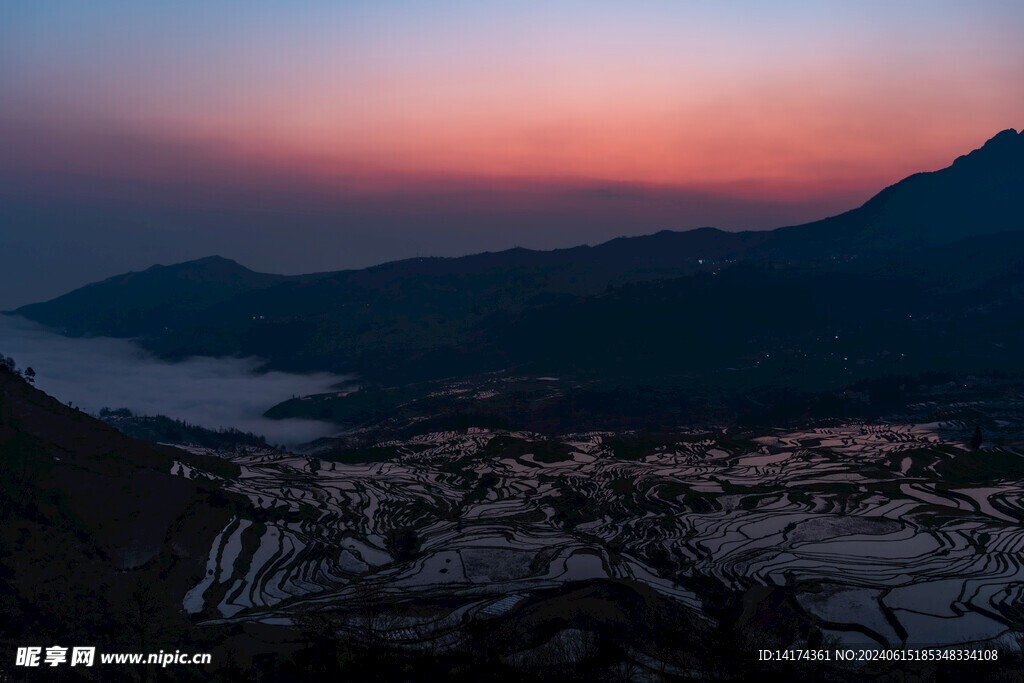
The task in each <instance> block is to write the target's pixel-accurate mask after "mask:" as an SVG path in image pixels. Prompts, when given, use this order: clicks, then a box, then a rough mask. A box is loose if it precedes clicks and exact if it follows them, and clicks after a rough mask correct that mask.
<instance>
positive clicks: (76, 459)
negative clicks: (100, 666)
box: [0, 368, 237, 680]
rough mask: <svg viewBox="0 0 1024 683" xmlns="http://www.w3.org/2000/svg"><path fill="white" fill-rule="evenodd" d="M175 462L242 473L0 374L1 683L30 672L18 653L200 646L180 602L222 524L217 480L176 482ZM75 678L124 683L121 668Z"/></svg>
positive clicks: (223, 501)
mask: <svg viewBox="0 0 1024 683" xmlns="http://www.w3.org/2000/svg"><path fill="white" fill-rule="evenodd" d="M175 461H181V462H192V463H202V464H203V466H204V467H207V468H210V471H212V472H217V473H219V474H220V475H221V476H232V475H233V474H234V473H235V472H237V468H236V467H234V466H232V465H230V464H228V463H225V462H223V461H220V460H217V459H210V458H202V457H197V456H191V455H189V454H187V453H184V452H182V451H178V450H176V449H173V448H164V447H158V446H153V445H151V444H146V443H143V442H139V441H135V440H134V439H130V438H128V437H126V436H124V435H123V434H121V433H120V432H118V431H117V430H115V429H114V428H112V427H109V426H107V425H105V424H103V423H102V422H100V421H98V420H95V419H93V418H91V417H89V416H88V415H86V414H84V413H82V412H80V411H78V410H75V409H73V408H71V407H69V406H65V405H61V404H60V403H59V402H58V401H56V400H54V399H53V398H51V397H49V396H47V395H46V394H44V393H42V392H40V391H38V390H36V389H35V388H33V387H32V386H30V384H29V383H28V382H27V381H25V380H24V379H22V378H21V377H20V376H18V375H16V374H13V373H11V372H9V371H8V370H6V368H5V369H4V370H3V371H0V510H2V516H3V523H2V524H0V612H2V614H3V619H0V649H2V651H3V653H2V658H0V678H2V679H3V680H18V679H20V678H21V676H23V675H24V674H25V673H26V670H25V669H24V668H21V669H18V670H15V669H14V667H13V664H14V653H15V651H16V649H17V648H18V647H26V646H42V647H49V646H52V645H55V644H57V645H61V646H66V647H74V646H95V647H96V648H97V651H100V652H157V651H159V650H160V649H164V650H169V651H174V649H175V648H181V647H182V646H183V645H184V644H187V643H190V642H193V641H194V640H195V638H194V633H193V628H192V625H191V624H190V623H189V621H188V619H187V618H185V617H184V616H183V615H182V614H181V611H180V600H181V597H180V596H181V595H182V594H183V593H184V592H185V591H186V590H187V589H188V587H189V586H190V585H192V584H194V583H195V582H196V581H198V580H199V578H200V577H202V575H203V573H204V571H205V562H206V553H207V550H208V548H209V544H210V542H211V539H212V538H213V535H214V534H215V533H216V529H218V528H220V527H221V526H223V524H224V523H225V522H226V520H227V519H228V518H229V517H230V516H231V512H230V510H229V509H228V505H227V504H226V503H227V501H226V499H225V498H224V496H223V495H222V494H220V492H219V490H218V487H217V485H216V484H214V483H213V482H212V481H203V480H188V479H185V478H182V477H176V476H172V475H171V474H170V472H171V468H172V466H173V464H174V462H175ZM62 673H67V672H66V671H63V672H62ZM79 673H80V674H81V675H82V676H83V677H85V678H91V679H94V680H118V679H119V677H121V676H128V679H129V680H131V677H130V676H129V674H128V671H127V669H125V670H122V671H112V670H102V671H100V670H97V669H95V668H94V669H92V670H84V672H79ZM131 675H134V673H133V674H131ZM7 676H13V677H14V678H13V679H11V678H7ZM201 678H202V675H200V676H199V678H198V679H201Z"/></svg>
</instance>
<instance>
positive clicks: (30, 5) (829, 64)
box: [0, 0, 1024, 308]
mask: <svg viewBox="0 0 1024 683" xmlns="http://www.w3.org/2000/svg"><path fill="white" fill-rule="evenodd" d="M1022 35H1024V3H1022V2H1019V1H1017V0H1006V1H1003V2H994V1H993V2H985V1H979V0H973V1H970V2H968V1H964V2H947V1H943V0H929V1H927V2H925V1H921V2H917V1H899V0H896V1H893V0H889V1H887V2H873V1H859V2H827V1H825V0H818V1H817V2H796V1H789V2H757V1H733V2H681V1H671V2H670V1H664V2H659V1H653V0H652V1H640V0H634V1H632V2H606V1H602V0H589V1H586V2H583V1H581V2H533V1H531V0H520V1H517V2H487V1H485V0H479V1H476V2H445V1H439V2H426V1H414V0H405V1H393V2H386V1H378V2H332V1H326V0H324V1H314V0H301V1H298V0H295V1H292V2H270V1H266V0H248V1H247V2H241V1H238V2H234V1H209V0H207V1H193V0H188V1H179V2H173V3H172V2H159V3H158V2H146V1H143V0H130V1H129V0H125V1H120V0H116V1H115V0H90V1H89V2H82V1H81V0H67V1H63V2H58V1H49V0H36V1H34V2H6V3H3V5H2V6H0V150H3V153H2V154H0V184H2V187H0V202H2V203H3V204H2V205H0V207H2V206H6V207H7V210H5V211H3V212H2V214H0V248H2V252H3V255H2V256H0V266H4V265H9V266H11V267H14V266H18V267H20V268H22V270H24V271H25V272H24V273H22V274H21V275H20V276H19V277H21V278H22V279H21V280H20V284H18V285H15V284H12V281H10V280H9V279H5V281H3V282H2V283H0V308H2V307H5V306H9V305H14V304H21V303H27V302H28V300H31V299H34V298H37V296H52V295H55V294H59V293H61V292H62V291H64V290H66V289H67V288H68V287H67V286H65V285H69V286H75V285H78V284H82V283H83V282H84V279H95V278H96V277H100V276H107V275H112V274H114V273H116V272H119V271H120V270H127V269H138V268H143V267H146V266H148V265H150V264H152V263H154V262H164V263H170V262H174V261H177V260H183V259H185V258H196V257H200V256H204V255H207V254H210V253H215V252H216V253H221V254H222V255H224V256H228V257H231V258H235V259H237V260H239V261H241V262H242V263H244V264H245V265H248V266H250V267H253V268H256V269H261V270H271V271H277V272H299V271H308V270H326V269H336V268H342V267H356V266H364V265H369V264H371V263H374V262H379V261H383V260H388V259H393V258H403V257H409V256H417V255H454V254H462V253H470V252H473V251H479V250H482V249H501V248H507V247H510V246H513V245H522V246H527V247H537V248H551V247H556V246H569V245H571V244H576V243H595V242H599V241H602V240H604V239H608V238H611V237H615V236H617V235H622V234H641V233H645V232H652V231H655V230H658V229H664V228H669V229H687V228H693V227H699V226H702V225H715V226H717V227H721V228H725V229H744V228H771V227H778V226H781V225H785V224H789V223H797V222H803V221H808V220H812V219H815V218H820V217H824V216H826V215H830V214H834V213H838V212H840V211H843V210H845V209H848V208H852V207H854V206H857V205H859V204H861V203H863V202H864V201H865V200H866V199H868V198H869V197H870V196H871V195H872V194H874V193H875V192H877V191H878V190H879V189H881V188H882V187H884V186H886V185H888V184H891V183H893V182H895V181H897V180H899V179H900V178H901V177H904V176H906V175H908V174H910V173H913V172H916V171H920V170H934V169H937V168H940V167H943V166H946V165H948V164H949V163H950V162H951V161H952V160H953V159H954V158H955V157H956V156H958V155H960V154H964V153H966V152H968V151H970V150H971V149H974V148H976V147H979V146H980V145H981V144H982V143H984V141H985V140H986V139H988V138H989V137H991V136H992V135H994V134H995V133H997V132H998V131H1000V130H1002V129H1005V128H1010V127H1014V128H1018V129H1019V128H1020V127H1021V126H1024V40H1022V39H1021V36H1022ZM12 254H13V256H12ZM12 259H13V260H12ZM47 259H49V260H47ZM15 261H16V262H17V263H15ZM47 264H51V265H50V266H47ZM59 264H64V266H63V270H62V271H61V272H62V274H63V275H62V276H63V279H61V280H60V283H59V286H58V283H57V282H56V281H55V280H54V279H53V278H52V277H51V278H50V279H49V280H47V282H49V283H50V284H51V285H52V286H51V289H53V291H49V290H46V288H45V287H44V286H43V284H42V280H40V281H39V283H36V284H31V283H32V282H34V280H32V278H33V277H36V275H33V274H32V272H34V271H32V272H30V271H28V268H29V266H31V267H32V268H35V269H36V270H38V269H39V268H44V267H52V266H54V265H56V266H57V267H58V268H59V267H60V266H59ZM26 278H28V279H26ZM75 278H78V279H79V280H83V282H79V281H77V280H76V279H75ZM0 279H4V278H3V277H2V276H0ZM37 279H38V278H37ZM65 280H66V281H65ZM16 286H17V287H19V288H21V291H20V292H18V291H15V287H16ZM30 290H31V293H29V291H30ZM19 294H22V295H23V296H19ZM22 299H25V300H22Z"/></svg>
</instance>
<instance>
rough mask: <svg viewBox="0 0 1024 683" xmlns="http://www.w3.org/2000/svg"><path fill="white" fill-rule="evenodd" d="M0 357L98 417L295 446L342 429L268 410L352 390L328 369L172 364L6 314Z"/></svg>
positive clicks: (239, 362) (241, 361) (240, 362)
mask: <svg viewBox="0 0 1024 683" xmlns="http://www.w3.org/2000/svg"><path fill="white" fill-rule="evenodd" d="M0 353H3V354H5V355H7V356H11V357H13V358H14V359H15V361H16V362H17V364H18V367H19V368H20V369H22V370H24V369H25V368H27V367H31V368H32V369H33V370H35V372H36V386H37V387H39V388H40V389H42V390H43V391H45V392H46V393H48V394H50V395H51V396H53V397H55V398H57V399H58V400H60V401H61V402H62V403H67V402H68V401H71V403H72V404H74V405H76V406H78V407H79V408H81V409H82V410H84V411H86V412H88V413H91V414H93V415H96V414H97V413H99V411H100V409H101V408H128V409H129V410H131V411H132V413H134V414H136V415H166V416H168V417H171V418H175V419H179V420H184V421H186V422H188V423H190V424H197V425H201V426H203V427H208V428H210V429H220V428H230V427H233V428H235V429H240V430H242V431H245V432H254V433H256V434H261V435H263V436H265V437H266V438H267V440H268V441H270V442H271V443H274V444H278V443H283V444H286V445H289V446H294V445H297V444H300V443H305V442H308V441H312V440H313V439H317V438H319V437H322V436H330V435H331V434H333V433H335V432H336V431H337V427H336V426H334V425H332V424H330V423H327V422H319V421H315V420H298V419H291V420H270V419H268V418H265V417H263V412H264V411H265V410H267V409H268V408H270V407H271V406H273V405H275V404H277V403H280V402H281V401H283V400H285V399H289V398H291V397H292V396H293V395H297V396H304V395H308V394H316V393H324V392H328V391H334V390H339V389H341V388H343V387H345V386H347V385H350V378H347V377H344V376H340V375H333V374H329V373H325V372H321V373H315V374H310V375H298V374H291V373H285V372H264V373H261V372H258V368H259V366H260V361H259V359H256V358H207V357H194V358H189V359H186V360H183V361H181V362H177V363H169V362H166V361H164V360H161V359H159V358H156V357H155V356H153V355H151V354H149V353H147V352H146V351H145V350H143V349H142V348H141V347H139V346H138V345H137V344H135V343H134V342H132V341H130V340H126V339H111V338H107V337H91V338H70V337H64V336H62V335H60V334H57V333H55V332H54V331H52V330H50V329H48V328H46V327H43V326H41V325H38V324H36V323H34V322H32V321H29V320H26V319H25V318H21V317H18V316H8V315H0Z"/></svg>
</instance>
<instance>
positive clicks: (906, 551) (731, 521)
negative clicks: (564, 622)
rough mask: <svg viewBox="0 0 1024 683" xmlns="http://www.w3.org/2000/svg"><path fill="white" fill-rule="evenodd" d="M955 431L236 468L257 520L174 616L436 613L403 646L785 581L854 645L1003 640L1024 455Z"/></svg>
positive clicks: (449, 436)
mask: <svg viewBox="0 0 1024 683" xmlns="http://www.w3.org/2000/svg"><path fill="white" fill-rule="evenodd" d="M1017 427H1019V425H1011V424H1008V425H1007V429H1008V430H1013V429H1016V428H1017ZM964 429H966V426H965V425H950V424H939V423H933V424H924V425H920V424H918V425H914V424H908V425H881V426H880V425H859V424H850V425H843V426H836V427H831V428H822V429H815V430H811V431H803V432H792V433H781V432H780V433H773V434H765V435H763V436H756V437H751V436H750V435H747V436H745V437H744V438H734V437H732V436H730V435H729V434H728V433H724V434H718V435H716V436H707V435H705V436H701V435H699V434H692V435H685V438H683V437H682V436H681V437H680V438H678V439H675V440H673V441H670V442H666V443H659V442H656V441H648V442H644V441H642V440H640V439H638V438H635V437H631V438H632V440H631V441H628V442H624V441H623V439H624V438H625V437H623V436H621V435H620V436H615V435H610V434H598V433H595V434H582V435H575V436H572V437H567V438H564V439H562V440H561V442H559V443H558V444H555V446H557V447H552V442H550V441H544V440H542V439H540V438H539V437H536V436H535V435H531V434H527V433H509V432H491V431H483V430H469V431H468V432H466V433H455V432H447V433H436V434H430V435H426V436H422V437H418V438H415V439H412V440H409V441H406V442H391V443H384V444H379V447H381V448H387V449H391V452H393V453H394V457H393V458H391V459H390V460H387V461H382V462H373V463H367V464H355V465H353V464H342V463H339V462H331V461H329V460H328V459H326V458H317V457H309V456H301V455H283V454H264V455H250V456H235V457H233V458H232V459H233V460H234V461H235V462H237V463H238V464H239V465H240V466H241V468H242V475H241V476H240V477H239V478H238V479H236V480H232V481H230V482H227V486H228V488H229V489H230V490H232V491H235V492H237V493H239V494H241V495H244V496H246V497H248V499H249V500H250V501H251V502H252V504H253V506H254V507H255V508H256V509H258V510H261V511H262V513H261V514H259V515H255V514H254V515H252V516H253V519H245V518H243V517H242V516H241V515H240V516H238V517H236V518H233V519H232V520H231V521H230V522H229V523H228V525H227V526H226V527H225V528H224V529H223V530H221V532H220V534H219V535H218V536H217V538H216V540H215V541H214V544H213V547H212V548H211V549H210V555H209V558H208V562H207V575H206V577H205V578H204V579H203V580H202V582H201V583H199V584H198V585H196V586H195V587H194V588H193V589H192V590H191V591H190V592H189V593H188V595H187V596H185V599H184V605H183V606H184V608H185V609H186V610H187V611H189V612H191V613H194V614H198V615H199V616H200V617H201V618H204V619H206V620H208V621H220V620H259V621H266V622H270V623H283V620H288V619H290V618H291V617H292V616H294V615H295V614H296V613H297V612H298V611H301V610H304V609H306V608H308V607H309V606H311V605H345V604H346V603H349V602H352V603H353V604H354V603H355V602H357V601H358V600H360V599H361V597H360V596H364V597H365V596H366V595H367V594H368V591H372V594H373V595H375V596H378V597H379V598H384V599H386V600H388V601H395V602H409V601H421V602H430V601H433V602H434V603H435V604H440V603H441V602H444V604H445V605H447V606H446V607H444V608H443V609H441V608H439V609H436V610H433V611H432V612H431V613H430V614H429V615H428V616H420V617H416V618H412V617H409V618H404V619H403V620H396V621H395V622H394V623H393V624H391V625H390V626H389V637H391V638H392V639H394V640H396V641H409V642H414V641H422V640H424V639H426V638H438V637H442V635H443V634H445V633H448V632H450V631H451V630H452V629H453V628H455V625H457V624H458V622H459V621H460V620H462V619H464V618H468V617H473V616H479V617H486V616H495V615H499V614H502V613H503V612H505V611H508V610H510V609H513V608H514V607H515V605H516V604H517V602H519V600H520V599H521V598H522V597H523V596H526V595H529V594H530V593H531V592H533V591H536V590H538V589H542V588H549V587H552V586H556V585H558V584H560V583H564V582H567V581H576V580H584V579H593V578H609V577H610V578H620V579H634V580H637V581H640V582H643V583H645V584H647V585H649V586H651V587H652V588H654V589H655V590H657V591H658V592H660V593H662V594H663V595H666V596H670V597H672V598H674V599H676V600H678V601H680V602H682V603H683V604H684V605H686V606H688V607H689V608H691V609H693V610H694V611H695V612H699V611H700V610H701V599H700V597H699V596H698V594H697V593H695V592H693V591H692V590H690V589H689V588H687V586H688V585H692V584H691V582H690V580H691V579H693V578H695V577H704V578H708V577H710V578H713V579H715V580H717V581H718V582H720V584H721V585H722V586H723V587H725V588H727V589H730V590H736V591H743V590H746V589H748V588H750V587H751V586H754V585H759V584H760V585H769V586H770V585H777V586H782V585H785V586H789V587H791V588H792V589H793V590H794V591H795V592H796V601H797V603H798V604H799V605H800V606H801V607H802V608H803V609H804V610H805V611H806V613H807V614H808V615H810V616H811V617H812V618H813V619H814V620H815V621H816V622H817V623H818V624H819V626H820V627H821V628H822V629H823V630H824V631H825V632H826V633H827V634H830V635H833V636H836V637H837V638H838V639H839V641H840V642H843V643H847V644H860V643H864V644H869V643H877V644H880V645H892V646H896V645H900V644H917V645H944V644H955V643H966V642H973V641H984V640H990V639H994V638H999V637H1001V636H1005V635H1007V634H1009V633H1011V632H1016V631H1021V630H1024V566H1022V559H1024V527H1022V525H1021V521H1022V520H1024V488H1022V481H1021V480H1022V478H1024V477H1021V476H1020V474H1019V473H1021V472H1024V458H1022V456H1021V453H1020V452H1018V451H1017V450H1016V449H1015V448H1014V447H1011V446H1006V447H999V448H997V447H995V446H990V445H986V447H985V448H983V449H981V450H979V451H970V450H969V449H967V448H966V447H964V446H962V445H958V444H962V443H963V439H951V438H950V437H949V436H948V435H949V434H954V433H955V434H959V433H960V432H962V431H963V430H964ZM1018 433H1019V431H1018ZM623 443H627V445H628V448H626V447H623ZM174 472H175V473H177V474H180V475H181V476H189V477H195V476H209V475H204V473H202V472H197V471H195V470H187V469H186V468H182V467H179V466H175V470H174ZM257 517H258V519H257Z"/></svg>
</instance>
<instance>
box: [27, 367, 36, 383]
mask: <svg viewBox="0 0 1024 683" xmlns="http://www.w3.org/2000/svg"><path fill="white" fill-rule="evenodd" d="M25 379H26V380H27V381H28V383H29V384H35V383H36V371H35V370H33V369H32V367H31V366H29V367H27V368H25Z"/></svg>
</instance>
